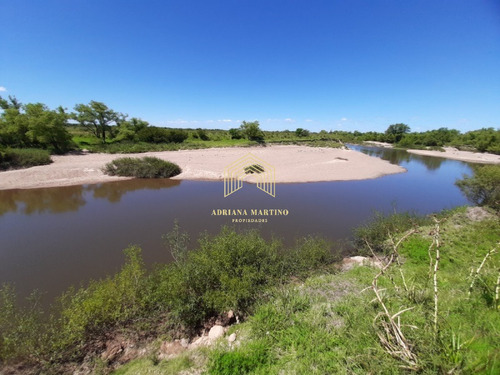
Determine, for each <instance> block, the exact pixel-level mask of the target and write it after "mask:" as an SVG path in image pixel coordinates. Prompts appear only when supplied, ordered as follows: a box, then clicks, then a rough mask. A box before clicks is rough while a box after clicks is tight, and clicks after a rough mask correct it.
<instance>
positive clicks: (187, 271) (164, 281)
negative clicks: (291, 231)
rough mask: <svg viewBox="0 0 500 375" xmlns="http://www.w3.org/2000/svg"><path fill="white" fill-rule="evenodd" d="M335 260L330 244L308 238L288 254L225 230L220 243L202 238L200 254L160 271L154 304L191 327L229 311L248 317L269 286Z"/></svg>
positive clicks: (254, 236) (255, 236)
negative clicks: (164, 307)
mask: <svg viewBox="0 0 500 375" xmlns="http://www.w3.org/2000/svg"><path fill="white" fill-rule="evenodd" d="M331 260H332V256H331V252H330V247H329V246H328V244H327V243H326V242H325V241H321V240H316V239H312V238H308V239H305V240H303V241H301V242H299V243H298V244H297V246H296V248H295V249H293V250H292V251H285V250H284V249H283V247H282V244H281V242H280V241H277V240H272V241H266V240H264V239H263V238H262V237H261V236H260V234H259V233H258V232H257V231H248V232H244V233H237V232H236V231H234V230H233V229H230V228H223V230H222V231H221V233H220V234H219V235H217V236H215V237H209V236H204V237H202V239H201V240H200V249H199V250H196V251H192V252H190V253H188V254H187V255H186V257H185V258H180V261H179V262H177V263H174V264H171V265H168V266H166V267H164V268H163V269H162V270H160V271H159V273H158V274H157V275H156V281H155V282H154V283H153V284H155V285H157V286H158V289H157V291H156V302H155V303H156V304H157V305H159V306H168V307H169V310H170V311H171V312H172V313H173V314H174V315H175V317H176V318H177V319H178V320H179V321H180V322H182V323H183V324H184V326H186V327H196V326H198V325H199V324H201V322H203V321H204V320H205V319H207V318H209V317H212V316H217V315H218V314H221V313H223V312H224V311H228V310H233V311H235V312H236V313H238V314H240V316H241V315H246V314H247V313H248V312H249V310H250V309H251V307H252V306H253V305H254V303H255V301H256V300H257V298H258V297H259V296H260V295H261V293H262V292H263V290H264V289H265V288H266V287H268V286H269V285H274V284H276V283H279V282H280V281H281V280H283V279H284V278H287V277H289V276H290V275H297V276H300V275H301V274H304V273H305V271H306V270H311V269H313V268H314V267H316V266H319V265H325V264H327V263H329V262H331Z"/></svg>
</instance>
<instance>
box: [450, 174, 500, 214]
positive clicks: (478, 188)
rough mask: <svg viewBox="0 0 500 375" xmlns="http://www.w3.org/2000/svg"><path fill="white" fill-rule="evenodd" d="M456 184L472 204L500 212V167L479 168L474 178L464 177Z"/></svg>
mask: <svg viewBox="0 0 500 375" xmlns="http://www.w3.org/2000/svg"><path fill="white" fill-rule="evenodd" d="M455 184H456V185H457V186H458V187H459V188H460V190H462V192H463V193H464V194H465V196H466V197H467V199H469V200H470V201H471V202H472V203H474V204H477V205H479V206H490V207H492V208H494V209H495V210H500V165H483V166H477V167H475V168H474V176H473V177H469V176H464V178H463V179H462V180H457V181H456V182H455Z"/></svg>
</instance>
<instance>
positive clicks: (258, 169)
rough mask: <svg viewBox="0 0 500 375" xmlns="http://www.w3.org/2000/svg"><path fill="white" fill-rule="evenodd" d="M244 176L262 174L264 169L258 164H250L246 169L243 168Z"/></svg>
mask: <svg viewBox="0 0 500 375" xmlns="http://www.w3.org/2000/svg"><path fill="white" fill-rule="evenodd" d="M244 169H245V173H246V174H254V173H262V172H264V167H263V166H262V165H260V164H252V165H249V166H248V167H245V168H244Z"/></svg>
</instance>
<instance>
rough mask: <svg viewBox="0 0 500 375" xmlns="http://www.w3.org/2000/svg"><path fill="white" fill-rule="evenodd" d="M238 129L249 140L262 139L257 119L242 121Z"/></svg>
mask: <svg viewBox="0 0 500 375" xmlns="http://www.w3.org/2000/svg"><path fill="white" fill-rule="evenodd" d="M240 130H241V132H242V133H243V135H244V136H245V137H246V138H247V139H249V140H251V141H262V140H263V139H264V133H263V132H262V130H260V124H259V122H258V121H252V122H246V121H243V122H242V123H241V125H240Z"/></svg>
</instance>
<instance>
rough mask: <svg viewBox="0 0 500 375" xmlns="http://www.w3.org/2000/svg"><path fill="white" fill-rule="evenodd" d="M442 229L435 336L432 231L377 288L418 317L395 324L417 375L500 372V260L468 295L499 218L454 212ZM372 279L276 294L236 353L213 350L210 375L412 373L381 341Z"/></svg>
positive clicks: (350, 276) (342, 279) (319, 281)
mask: <svg viewBox="0 0 500 375" xmlns="http://www.w3.org/2000/svg"><path fill="white" fill-rule="evenodd" d="M441 226H442V228H441V233H442V235H441V243H442V245H441V248H440V250H441V254H442V258H441V262H440V269H439V271H438V291H439V304H438V306H439V315H438V317H439V319H438V331H437V332H436V334H434V329H433V323H432V314H433V308H434V304H433V292H432V282H431V280H430V278H429V256H428V248H429V244H430V242H431V239H430V237H429V235H428V233H429V232H430V231H431V230H432V228H433V226H432V225H427V226H426V225H423V226H420V227H419V228H420V229H419V233H417V234H415V235H414V236H413V237H410V239H409V240H408V241H406V242H404V243H403V245H402V247H401V249H400V254H401V256H402V259H403V260H404V264H403V265H402V267H401V271H400V270H399V268H398V267H397V266H394V267H391V268H389V270H388V272H387V274H385V275H384V276H383V277H382V278H381V279H380V281H379V284H380V287H381V288H384V292H383V298H384V302H385V304H386V305H387V307H388V309H389V311H391V312H392V313H396V312H397V311H399V310H401V309H403V308H410V307H411V308H412V309H411V310H409V311H406V312H404V313H402V314H401V315H400V316H399V318H400V320H401V326H402V330H403V332H404V334H405V336H406V338H407V339H408V341H409V343H410V345H411V350H412V351H413V352H414V353H415V355H416V356H417V359H418V361H417V364H418V372H420V373H423V374H434V373H484V374H494V373H495V374H496V373H499V372H500V350H499V348H500V328H499V327H500V311H499V310H498V308H497V306H496V305H495V303H494V301H493V299H494V291H493V290H494V285H495V281H496V277H497V275H498V268H499V266H500V259H499V258H500V257H499V256H498V254H497V255H496V257H495V258H494V259H493V257H491V258H490V259H489V263H488V264H487V266H485V268H483V270H482V271H481V277H480V280H481V281H480V282H479V283H477V284H476V287H475V288H474V290H473V293H472V294H471V297H470V298H468V296H467V290H468V286H469V284H470V279H469V274H470V269H471V267H475V268H477V267H478V266H479V264H480V263H481V260H482V259H483V258H484V255H485V254H486V253H487V252H488V251H489V250H490V249H491V248H493V247H494V246H495V243H496V242H497V241H498V238H500V229H499V228H500V226H498V219H496V218H494V219H491V220H487V221H484V222H471V221H469V220H468V219H467V218H466V215H465V213H464V210H458V211H455V212H453V213H448V214H446V216H445V220H444V221H442V223H441ZM400 236H401V234H399V235H398V238H399V237H400ZM376 272H377V271H376V270H375V269H371V268H366V267H358V268H354V269H353V270H351V271H348V272H345V273H340V274H335V275H321V276H314V277H311V278H309V279H307V280H306V281H305V282H304V283H303V284H299V285H296V284H289V285H287V286H285V287H282V288H277V289H275V290H274V292H271V293H270V295H269V298H268V299H267V300H266V301H264V302H262V303H261V304H260V305H259V307H258V308H257V309H256V311H255V313H254V314H253V315H252V316H251V317H250V319H249V320H248V321H247V322H246V323H244V325H243V326H244V327H242V329H249V330H250V332H251V338H250V339H249V340H245V341H244V342H243V343H242V345H241V346H240V347H238V348H236V349H231V348H228V347H226V348H222V349H216V350H214V351H213V352H212V353H211V354H210V362H209V363H210V365H209V369H208V371H209V373H211V374H229V373H231V371H233V373H241V374H245V373H248V374H281V373H295V374H301V373H313V374H332V373H335V374H352V373H359V374H365V373H383V374H400V373H405V372H407V370H405V369H404V367H405V363H403V362H402V361H400V360H399V359H397V358H395V357H393V356H391V355H390V354H389V353H388V352H387V351H386V350H385V348H384V346H383V345H381V342H380V340H379V337H378V336H377V332H379V326H378V325H374V319H375V317H376V316H377V314H378V313H379V312H381V306H380V305H379V304H378V303H377V302H374V294H373V292H372V290H371V288H370V285H371V281H372V279H373V277H374V275H375V273H376ZM401 272H402V274H403V275H405V280H406V284H407V286H408V289H407V290H406V289H405V287H404V284H403V281H402V278H401ZM255 347H257V348H258V350H255ZM248 364H250V365H251V366H248ZM244 366H246V367H244ZM238 370H239V371H238Z"/></svg>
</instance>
